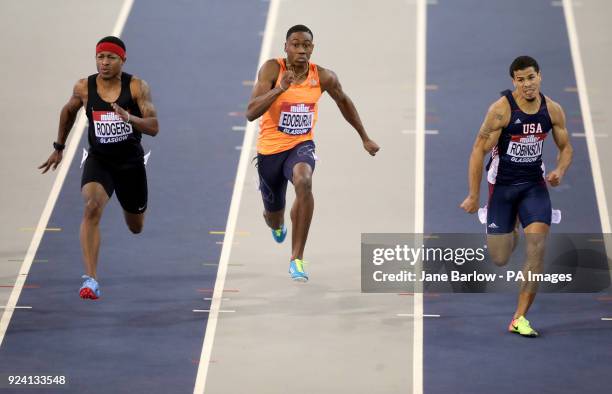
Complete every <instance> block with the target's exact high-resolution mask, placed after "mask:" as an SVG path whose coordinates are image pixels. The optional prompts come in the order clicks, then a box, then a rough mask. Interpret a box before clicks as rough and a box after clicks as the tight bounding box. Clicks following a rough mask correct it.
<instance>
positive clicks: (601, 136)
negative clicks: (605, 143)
mask: <svg viewBox="0 0 612 394" xmlns="http://www.w3.org/2000/svg"><path fill="white" fill-rule="evenodd" d="M586 136H587V134H586V133H572V137H582V138H585V137H586ZM594 137H595V138H607V137H608V134H606V133H597V134H594Z"/></svg>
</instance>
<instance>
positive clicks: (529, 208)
mask: <svg viewBox="0 0 612 394" xmlns="http://www.w3.org/2000/svg"><path fill="white" fill-rule="evenodd" d="M518 216H519V220H520V221H521V225H522V226H523V228H524V229H525V230H526V232H527V229H529V230H530V232H543V231H545V232H548V227H549V226H550V222H551V216H552V207H551V203H550V194H548V188H547V187H546V183H544V182H543V181H542V182H538V183H533V184H530V185H528V186H526V187H525V189H524V190H523V192H522V193H521V199H520V201H519V204H518Z"/></svg>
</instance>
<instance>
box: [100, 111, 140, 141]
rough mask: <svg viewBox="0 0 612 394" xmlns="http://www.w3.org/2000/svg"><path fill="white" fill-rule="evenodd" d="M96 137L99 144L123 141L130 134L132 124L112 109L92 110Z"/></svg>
mask: <svg viewBox="0 0 612 394" xmlns="http://www.w3.org/2000/svg"><path fill="white" fill-rule="evenodd" d="M92 115H93V124H94V128H95V130H94V131H95V134H96V138H97V139H98V142H99V143H101V144H113V143H116V142H121V141H125V140H127V139H128V137H129V135H130V134H132V125H130V124H128V123H125V122H124V121H123V119H121V117H120V116H119V115H117V114H116V113H115V112H112V111H92Z"/></svg>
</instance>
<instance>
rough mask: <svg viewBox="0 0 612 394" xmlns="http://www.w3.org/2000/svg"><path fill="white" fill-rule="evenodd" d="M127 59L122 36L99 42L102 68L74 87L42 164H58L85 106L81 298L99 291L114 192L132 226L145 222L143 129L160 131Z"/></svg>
mask: <svg viewBox="0 0 612 394" xmlns="http://www.w3.org/2000/svg"><path fill="white" fill-rule="evenodd" d="M125 60H126V50H125V44H124V43H123V41H121V40H120V39H119V38H117V37H112V36H109V37H104V38H103V39H101V40H100V41H99V42H98V44H97V45H96V67H97V69H98V73H97V74H94V75H91V76H89V77H88V78H84V79H81V80H79V81H78V82H77V83H76V85H75V86H74V89H73V93H72V97H70V99H69V100H68V103H66V105H64V107H63V108H62V111H61V114H60V124H59V132H58V136H57V141H56V142H54V143H53V148H54V151H53V153H52V154H51V156H50V157H49V159H47V161H46V162H45V163H43V164H42V165H41V166H40V167H39V169H42V170H43V174H44V173H46V172H47V171H48V170H49V169H53V170H55V169H56V168H57V166H58V164H59V163H60V162H61V161H62V151H63V149H64V147H65V145H64V144H65V143H66V140H67V138H68V134H69V133H70V130H71V129H72V126H73V125H74V122H75V120H76V116H77V113H78V111H79V109H80V108H81V107H85V113H86V115H87V118H88V120H89V129H88V140H89V154H88V156H87V159H86V161H85V163H84V168H83V176H82V179H81V194H82V195H83V200H84V203H85V209H84V213H83V220H82V222H81V231H80V239H81V247H82V249H83V259H84V264H85V272H86V274H85V275H83V278H84V279H85V281H84V282H83V285H82V286H81V288H80V290H79V294H80V296H81V298H89V299H97V298H98V297H99V296H100V288H99V284H98V282H97V279H96V269H97V265H98V251H99V249H100V230H99V227H98V224H99V222H100V219H101V217H102V213H103V211H104V207H105V206H106V203H107V202H108V200H109V199H110V197H111V196H112V194H113V192H117V199H118V200H119V202H120V204H121V206H122V208H123V211H124V216H125V221H126V223H127V226H128V227H129V229H130V231H132V232H133V233H134V234H138V233H140V232H141V231H142V228H143V225H144V213H145V210H146V208H147V177H146V171H145V165H144V151H143V149H142V146H141V145H140V140H141V138H142V134H147V135H150V136H155V135H157V133H158V132H159V127H158V123H157V114H156V111H155V107H154V105H153V103H152V101H151V93H150V90H149V86H148V85H147V83H146V82H145V81H143V80H142V79H139V78H137V77H134V76H132V75H130V74H127V73H124V72H123V71H122V68H123V65H124V63H125Z"/></svg>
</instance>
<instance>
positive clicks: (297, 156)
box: [283, 141, 316, 183]
mask: <svg viewBox="0 0 612 394" xmlns="http://www.w3.org/2000/svg"><path fill="white" fill-rule="evenodd" d="M315 157H316V156H315V144H314V142H313V141H304V142H301V143H299V144H298V145H296V146H295V147H293V149H291V151H290V152H289V155H288V156H287V159H286V160H285V162H284V163H283V175H284V177H285V179H287V180H288V181H291V182H292V183H293V176H294V168H295V166H296V165H297V164H299V163H306V164H308V166H309V167H310V170H309V171H308V170H307V169H306V170H302V172H306V173H305V174H301V175H304V176H306V175H307V176H311V175H312V173H313V172H314V169H315ZM301 167H302V168H304V166H301Z"/></svg>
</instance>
